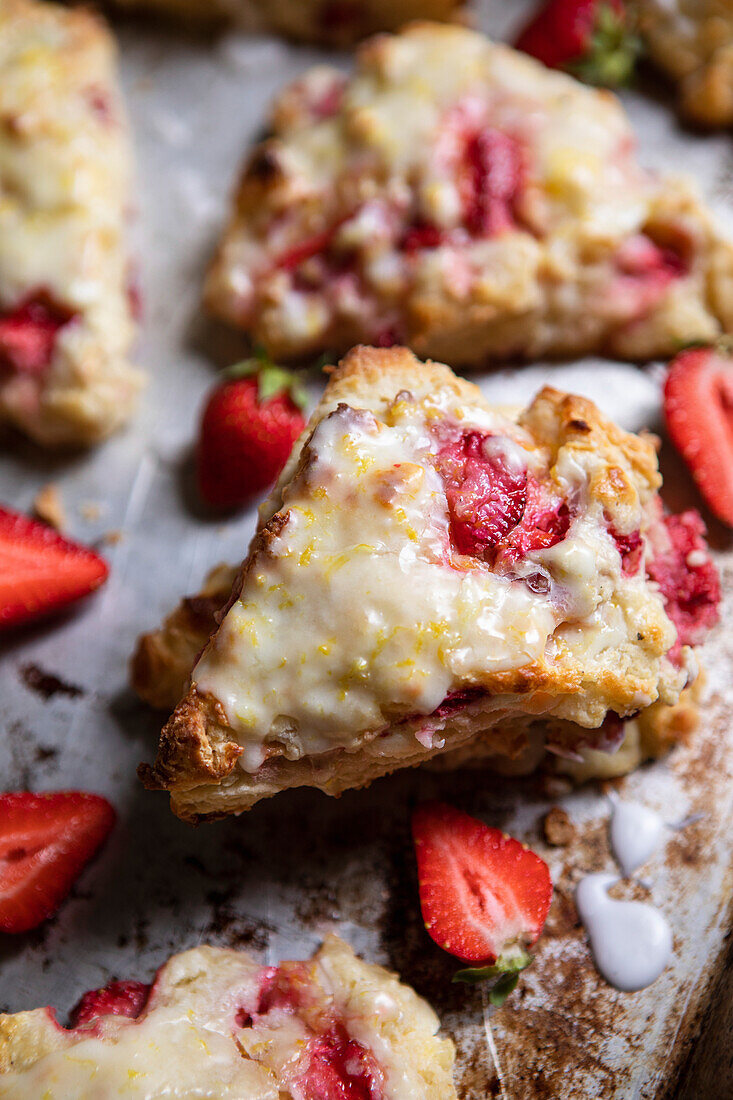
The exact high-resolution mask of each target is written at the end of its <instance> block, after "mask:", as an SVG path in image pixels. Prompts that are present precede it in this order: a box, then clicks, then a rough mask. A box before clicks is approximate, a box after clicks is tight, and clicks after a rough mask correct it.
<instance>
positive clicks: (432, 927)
mask: <svg viewBox="0 0 733 1100" xmlns="http://www.w3.org/2000/svg"><path fill="white" fill-rule="evenodd" d="M412 832H413V837H414V841H415V854H416V856H417V873H418V882H419V888H420V906H421V909H422V915H423V920H424V921H425V928H426V929H427V931H428V933H429V935H430V937H431V939H433V940H434V941H435V942H436V943H437V944H438V946H439V947H442V948H443V950H444V951H447V952H448V954H450V955H454V956H455V957H456V958H457V959H460V960H461V962H464V963H470V964H471V966H470V968H468V969H466V970H462V971H459V972H458V974H457V975H456V979H457V980H460V981H467V982H479V981H490V982H492V983H494V984H493V988H492V990H491V993H490V996H491V998H492V1000H493V1003H495V1004H501V1003H502V1002H503V1000H504V999H505V997H506V996H507V995H508V994H509V993H511V991H512V990H513V989H514V987H515V986H516V984H517V980H518V977H519V972H520V971H521V970H524V969H525V967H527V966H529V964H530V962H531V961H532V960H531V956H530V955H529V953H528V949H529V948H530V947H532V946H533V945H534V944H535V943H536V942H537V939H538V938H539V935H540V933H541V931H542V928H543V927H544V923H545V919H546V918H547V913H548V910H549V908H550V902H551V900H552V881H551V879H550V872H549V870H548V868H547V864H546V863H545V862H544V861H543V860H542V859H540V857H539V856H538V855H536V854H535V853H534V852H532V851H530V850H529V848H527V847H525V846H524V845H523V844H520V843H519V841H518V840H514V838H513V837H510V836H507V835H506V833H502V832H501V830H499V829H492V828H490V827H489V826H488V825H485V824H484V823H483V822H482V821H478V820H477V819H476V818H475V817H470V816H469V815H468V814H465V813H462V812H461V811H460V810H456V809H455V808H454V807H453V806H448V805H446V804H445V803H442V802H432V803H425V804H424V805H422V806H420V807H419V808H418V809H417V810H416V811H415V814H414V815H413V819H412Z"/></svg>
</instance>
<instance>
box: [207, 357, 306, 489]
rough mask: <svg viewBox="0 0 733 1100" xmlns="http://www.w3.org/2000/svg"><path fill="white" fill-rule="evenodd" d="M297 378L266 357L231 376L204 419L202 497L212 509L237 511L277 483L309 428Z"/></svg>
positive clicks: (211, 400)
mask: <svg viewBox="0 0 733 1100" xmlns="http://www.w3.org/2000/svg"><path fill="white" fill-rule="evenodd" d="M305 403H306V397H305V393H304V392H303V389H302V387H301V386H300V384H299V382H298V381H297V380H296V378H295V376H294V375H293V374H292V373H291V372H290V371H287V370H284V369H283V368H282V367H277V366H275V365H274V363H271V362H270V361H269V360H268V359H267V358H266V357H265V356H264V355H263V354H259V355H258V356H257V357H256V358H255V359H248V360H246V361H245V362H244V363H239V364H237V365H236V366H235V367H232V368H231V369H230V370H229V371H227V378H226V381H225V382H224V383H223V384H222V385H220V386H217V388H216V389H215V390H214V392H213V393H212V394H211V396H210V397H209V399H208V401H207V403H206V407H205V409H204V415H203V417H202V420H201V431H200V435H199V445H198V456H197V473H198V485H199V492H200V493H201V496H202V498H203V499H204V501H205V502H206V503H207V504H209V505H211V507H213V508H220V509H227V508H237V507H239V506H241V505H243V504H246V503H247V501H248V500H251V498H252V497H254V496H256V495H257V494H259V493H262V492H263V491H264V490H265V489H267V488H268V487H269V486H270V485H272V483H273V481H275V479H276V478H277V476H278V474H279V473H280V471H281V470H282V468H283V466H284V465H285V463H286V461H287V459H288V456H289V455H290V452H291V451H292V449H293V444H294V443H295V441H296V439H297V438H298V436H299V435H300V433H301V432H302V431H303V429H304V427H305V418H304V416H303V414H302V411H301V410H302V409H303V407H304V406H305Z"/></svg>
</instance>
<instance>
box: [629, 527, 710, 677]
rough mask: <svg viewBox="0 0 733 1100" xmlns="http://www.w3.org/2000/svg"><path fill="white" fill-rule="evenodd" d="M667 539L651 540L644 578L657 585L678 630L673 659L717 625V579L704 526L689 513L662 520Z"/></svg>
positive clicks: (660, 536)
mask: <svg viewBox="0 0 733 1100" xmlns="http://www.w3.org/2000/svg"><path fill="white" fill-rule="evenodd" d="M661 522H662V525H663V529H664V533H665V534H666V538H665V537H664V536H663V535H662V534H661V533H659V534H658V535H657V537H656V538H655V537H654V533H653V532H652V538H653V546H654V554H653V556H651V557H650V559H649V560H648V561H647V566H646V569H647V574H648V576H649V577H650V578H651V580H653V581H656V583H657V584H658V585H659V589H660V591H661V594H662V597H663V599H664V606H665V609H666V612H667V614H668V615H669V617H670V619H671V620H672V622H673V623H674V625H675V626H676V627H677V642H676V644H675V646H674V648H673V649H672V651H671V653H670V657H671V658H672V659H674V658H675V656H676V655H677V654H678V653H679V649H680V647H681V646H683V645H698V644H699V643H700V642H702V640H703V638H704V636H705V634H706V632H707V631H708V630H709V629H710V628H711V627H713V626H714V625H715V623H716V622H717V621H718V615H719V612H718V608H719V604H720V579H719V577H718V572H717V570H716V568H715V566H714V565H713V562H712V561H711V559H710V555H709V553H708V549H707V546H706V544H705V538H704V536H705V524H704V523H703V521H702V518H701V517H700V515H699V514H698V513H697V512H696V511H694V509H690V510H689V511H687V512H682V513H681V514H680V515H677V516H664V517H663V519H662V521H661Z"/></svg>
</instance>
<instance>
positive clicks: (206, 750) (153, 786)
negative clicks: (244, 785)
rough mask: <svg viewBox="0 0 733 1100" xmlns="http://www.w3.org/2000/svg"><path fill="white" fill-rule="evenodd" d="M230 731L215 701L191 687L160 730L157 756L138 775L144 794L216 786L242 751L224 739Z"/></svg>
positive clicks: (142, 765)
mask: <svg viewBox="0 0 733 1100" xmlns="http://www.w3.org/2000/svg"><path fill="white" fill-rule="evenodd" d="M229 729H230V727H229V724H228V722H227V720H226V715H225V714H224V710H223V708H222V706H221V703H219V702H218V700H216V699H214V698H212V696H211V695H203V694H202V693H201V692H199V691H198V690H197V689H196V688H195V687H192V688H191V689H190V690H189V692H188V694H187V695H186V697H185V699H183V700H182V701H181V702H180V703H179V704H178V706H177V707H176V709H175V712H174V713H173V716H172V717H171V719H170V721H168V722H167V723H166V725H165V727H164V728H163V731H162V733H161V735H160V743H159V745H158V756H157V758H156V761H155V765H154V766H153V767H152V768H151V767H150V766H149V765H147V764H141V765H140V768H139V769H138V775H139V776H140V779H141V780H142V782H143V784H144V786H145V787H147V788H148V790H164V789H165V790H189V789H191V788H192V787H197V786H199V785H200V784H202V783H218V782H219V780H221V779H223V778H224V777H225V776H227V775H229V773H230V772H231V770H232V768H233V767H234V765H235V764H236V762H237V760H238V758H239V757H240V756H241V755H242V749H241V748H240V746H239V745H238V744H237V742H236V741H233V740H232V739H231V738H230V737H228V736H227V731H228V730H229Z"/></svg>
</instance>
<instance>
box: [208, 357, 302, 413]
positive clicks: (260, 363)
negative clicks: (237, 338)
mask: <svg viewBox="0 0 733 1100" xmlns="http://www.w3.org/2000/svg"><path fill="white" fill-rule="evenodd" d="M223 375H224V378H226V379H227V381H230V382H232V381H236V380H237V379H240V378H253V377H256V378H257V400H258V402H259V403H260V404H261V405H262V404H264V403H265V402H267V401H269V400H271V398H273V397H277V396H278V394H281V393H287V394H288V396H289V397H290V399H291V401H292V402H293V404H295V405H297V406H298V408H299V409H304V408H305V407H306V405H307V404H308V394H307V393H306V391H305V387H304V386H303V384H302V382H301V381H300V379H299V378H298V377H297V375H296V374H295V373H294V372H293V371H291V370H288V369H287V368H286V367H281V366H279V365H278V364H277V363H273V361H272V359H271V358H270V356H269V355H268V354H267V352H266V351H265V349H264V348H263V347H261V346H260V345H258V346H257V347H255V348H254V355H252V356H251V357H250V358H249V359H242V360H241V362H239V363H234V364H232V366H231V367H227V369H226V370H225V371H224V372H223Z"/></svg>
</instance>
